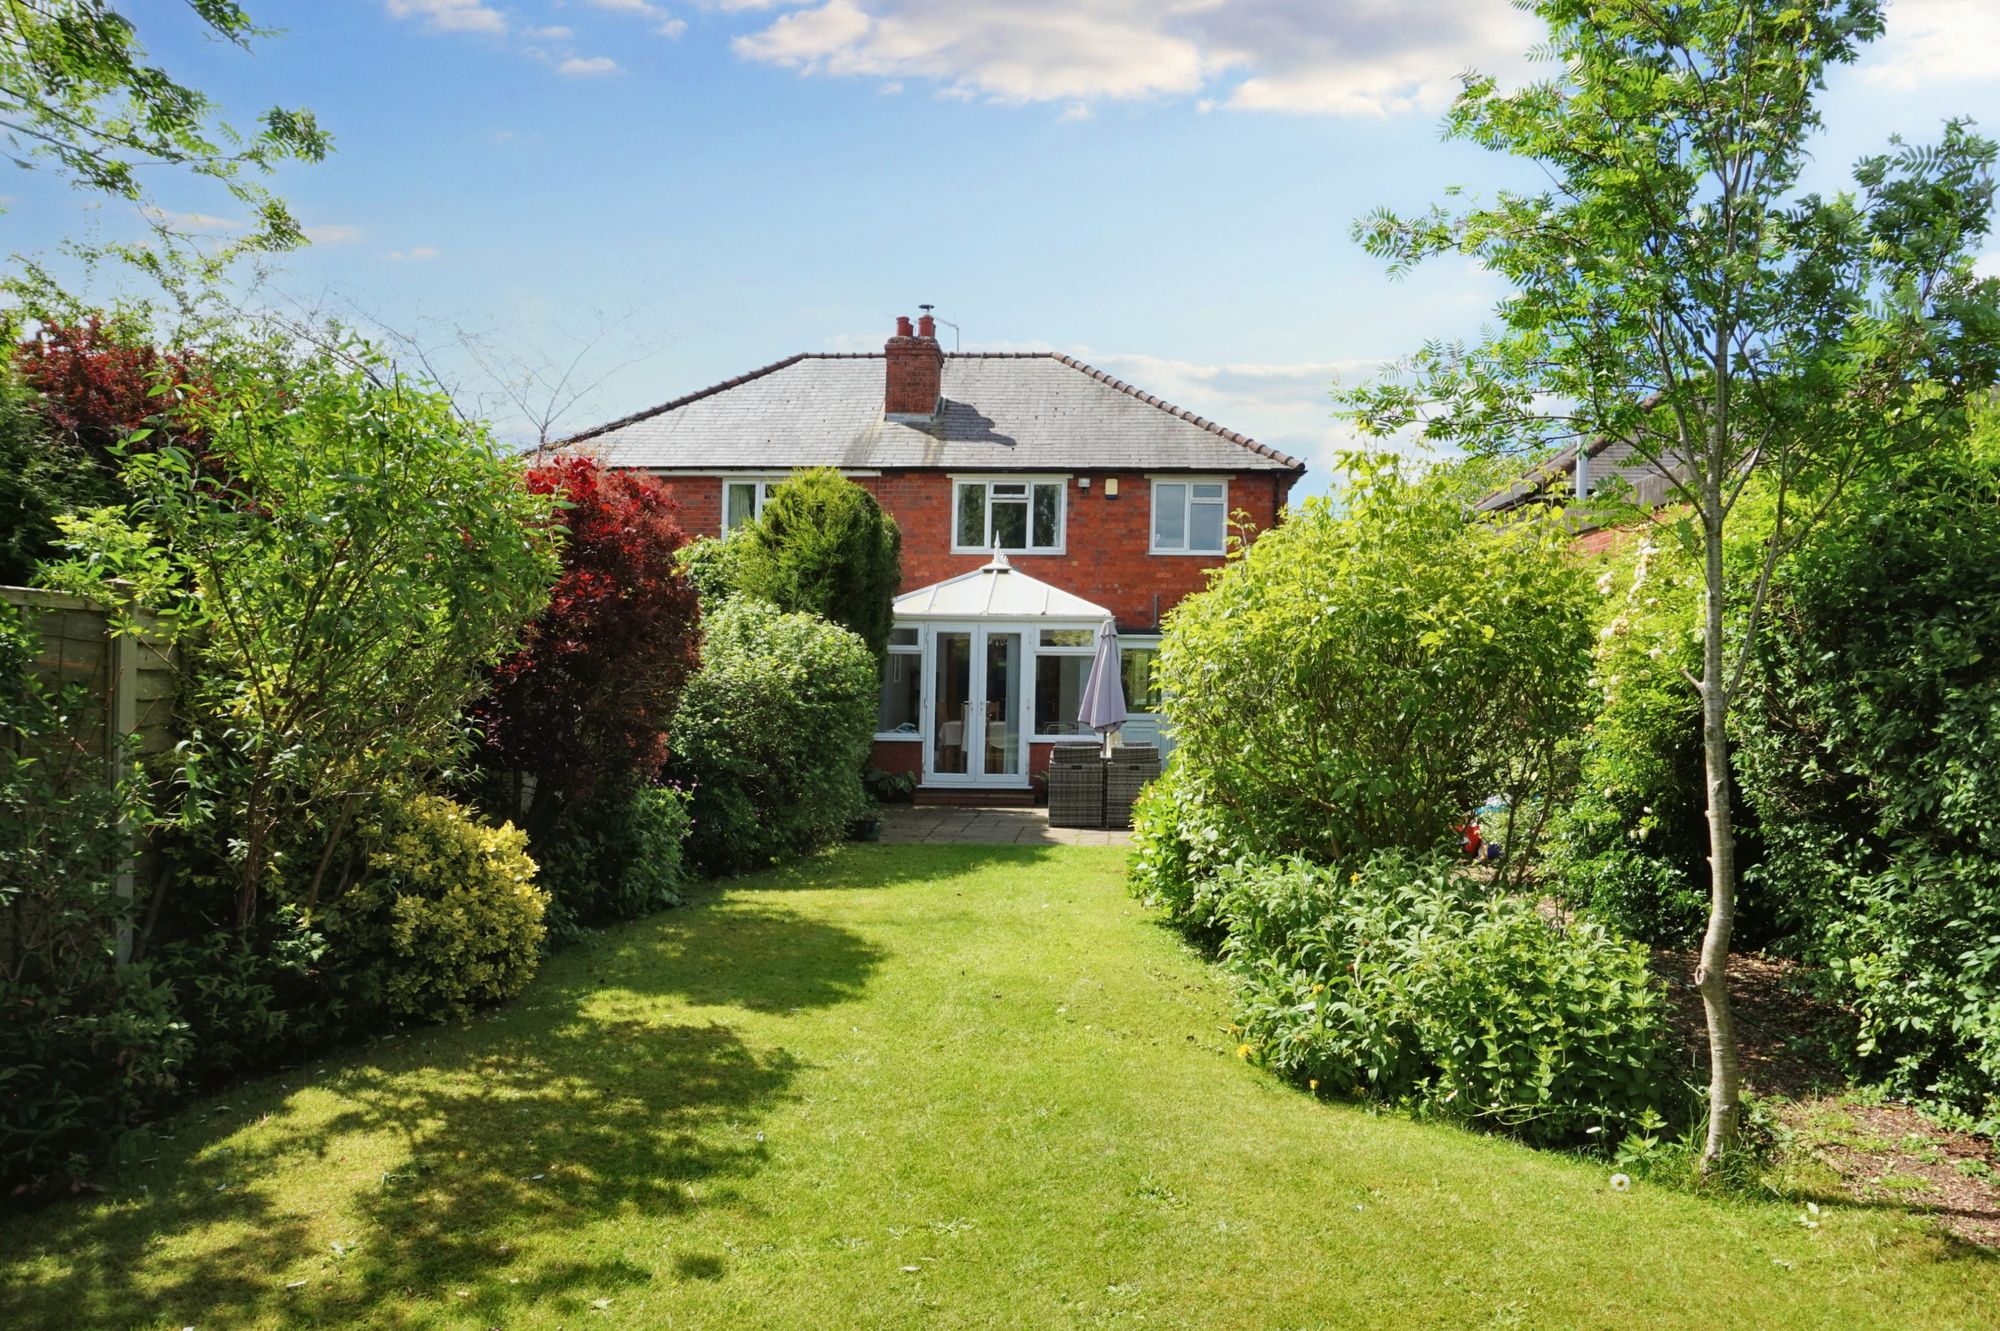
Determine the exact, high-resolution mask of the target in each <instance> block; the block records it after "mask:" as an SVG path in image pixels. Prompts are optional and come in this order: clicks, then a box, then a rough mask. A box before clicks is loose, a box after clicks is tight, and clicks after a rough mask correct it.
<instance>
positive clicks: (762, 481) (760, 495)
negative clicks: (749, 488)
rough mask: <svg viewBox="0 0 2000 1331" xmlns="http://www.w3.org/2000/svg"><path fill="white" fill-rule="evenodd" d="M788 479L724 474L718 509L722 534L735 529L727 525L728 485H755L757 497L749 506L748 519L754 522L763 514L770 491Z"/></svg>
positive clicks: (783, 477) (785, 477)
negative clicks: (720, 516) (720, 502)
mask: <svg viewBox="0 0 2000 1331" xmlns="http://www.w3.org/2000/svg"><path fill="white" fill-rule="evenodd" d="M788 479H789V477H787V476H780V475H773V476H727V475H725V476H724V477H723V478H722V507H721V508H720V509H719V510H718V511H719V512H720V513H721V514H722V534H723V535H724V536H727V535H729V533H730V532H732V531H734V530H735V528H733V527H731V526H730V525H729V487H730V486H732V485H754V486H756V487H757V497H756V499H755V500H754V501H753V502H752V503H751V506H750V521H751V522H755V521H756V520H757V519H758V518H761V517H763V516H764V501H765V500H767V499H769V498H770V497H771V491H772V490H774V489H776V488H777V487H778V486H780V485H783V484H784V483H785V482H786V480H788Z"/></svg>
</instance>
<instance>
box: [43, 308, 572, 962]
mask: <svg viewBox="0 0 2000 1331" xmlns="http://www.w3.org/2000/svg"><path fill="white" fill-rule="evenodd" d="M204 364H205V368H206V370H207V372H208V382H207V383H206V384H205V385H204V389H203V391H202V393H200V394H199V395H194V396H189V397H187V398H185V399H183V400H181V401H180V402H179V403H178V405H177V406H176V407H175V408H174V409H173V410H172V411H171V412H168V413H164V415H165V417H166V420H167V424H166V427H165V429H166V432H167V434H168V435H169V437H170V438H171V437H174V436H176V435H178V434H180V433H186V434H188V435H191V436H198V437H199V438H200V439H201V440H202V453H203V456H204V458H205V464H204V465H197V464H196V463H195V461H194V460H193V458H192V456H191V454H190V453H189V452H188V451H187V450H185V449H183V448H181V447H178V446H176V445H175V444H172V443H168V444H166V445H162V446H158V447H154V448H152V450H151V451H149V452H144V453H134V454H133V455H131V456H130V457H128V459H127V462H126V468H125V481H126V485H127V488H128V489H129V491H130V493H131V495H132V502H131V504H130V506H129V508H128V509H127V510H126V511H125V512H123V513H115V512H103V511H100V512H96V513H91V514H85V515H82V516H80V517H79V518H76V519H70V520H67V521H66V523H65V528H66V531H67V532H68V534H69V543H70V545H71V548H72V550H73V552H74V553H73V557H72V558H70V559H69V560H67V561H66V562H64V563H62V564H60V565H56V566H53V567H51V568H49V569H46V570H45V577H46V579H47V580H48V581H49V582H50V583H51V584H53V585H57V586H61V587H64V588H66V589H69V590H74V591H79V592H82V593H84V594H88V595H93V596H95V597H97V598H98V599H100V600H105V601H110V602H114V603H115V602H118V601H120V600H123V599H124V598H126V597H128V596H131V595H134V594H136V595H137V596H138V597H139V598H140V599H141V600H142V601H144V602H146V603H149V604H151V605H153V606H154V607H155V608H157V609H159V610H161V611H163V612H165V613H167V614H168V615H169V616H170V617H171V618H173V619H174V620H175V621H176V622H177V623H178V624H179V625H180V626H181V628H182V629H183V630H184V631H188V632H187V637H186V647H185V652H184V657H185V660H186V669H185V670H184V678H183V680H182V686H181V702H182V705H183V707H184V708H185V710H186V711H187V713H188V714H189V717H190V718H191V721H192V723H193V726H194V728H195V731H196V740H197V750H198V752H200V754H201V755H202V757H203V759H204V762H205V764H206V769H207V770H206V774H205V777H204V779H205V780H207V781H208V782H209V783H210V784H209V786H208V787H207V788H206V789H204V790H201V791H198V792H194V793H195V794H196V795H197V796H198V797H199V798H198V799H197V800H196V801H195V802H194V803H191V804H190V806H189V807H190V808H195V807H196V806H197V805H200V804H207V805H212V806H213V808H214V811H215V815H216V817H217V818H218V819H219V824H218V825H217V826H216V827H215V830H214V833H213V837H214V840H215V841H216V842H217V843H218V844H221V843H224V842H226V843H228V844H229V845H231V847H232V860H233V862H234V864H235V865H236V867H237V871H238V872H237V878H238V888H237V900H236V905H235V911H234V919H233V921H232V923H233V924H234V925H235V926H236V927H237V928H239V929H244V928H247V927H248V926H249V924H250V923H251V921H252V920H253V919H254V918H255V916H256V913H257V906H258V901H259V898H260V895H261V894H262V893H264V892H265V891H267V890H271V889H273V888H275V886H276V884H277V883H278V880H279V878H280V872H279V871H280V868H281V866H280V865H279V864H278V862H277V858H276V857H277V855H278V851H279V844H278V843H279V841H280V840H281V839H282V836H283V835H284V834H285V832H286V831H288V830H290V831H296V830H300V829H303V828H305V827H308V826H311V825H313V824H314V823H315V822H317V824H318V825H319V826H321V827H324V828H325V829H326V830H327V835H328V837H329V838H330V839H331V840H333V841H337V840H338V839H339V837H340V835H341V834H342V832H343V830H344V828H345V826H346V822H347V814H348V812H349V811H350V810H351V809H353V808H355V807H357V806H358V805H359V803H360V802H361V801H362V800H364V799H365V798H367V797H369V796H370V795H372V794H373V792H375V791H376V790H378V789H383V788H389V787H395V786H399V785H406V784H409V783H412V782H415V781H418V780H421V779H422V778H423V776H424V775H425V774H426V773H429V772H431V771H434V770H436V769H438V768H439V767H441V766H443V765H445V764H447V763H449V762H451V761H453V760H455V759H456V758H457V757H458V756H459V755H461V754H462V753H463V752H464V749H465V745H466V738H467V737H466V734H465V731H464V727H463V725H462V721H461V718H462V715H463V713H464V709H465V705H466V703H467V702H468V701H469V700H470V699H471V698H472V697H473V696H474V695H475V694H476V693H477V692H478V691H479V690H480V689H481V688H482V687H484V683H485V678H486V668H487V667H489V666H491V665H492V664H493V663H494V662H495V661H496V660H498V659H499V658H500V657H501V656H502V655H504V654H505V653H507V652H508V651H510V650H512V649H513V648H515V647H516V646H518V645H519V642H520V637H521V632H522V629H523V627H524V626H525V625H526V624H527V623H529V622H530V621H531V620H532V619H533V618H534V617H535V615H536V614H537V613H538V612H539V611H540V609H541V607H542V605H543V603H544V601H545V599H546V593H547V588H548V585H549V583H550V582H551V580H552V579H553V578H554V576H555V573H556V568H557V563H556V553H555V537H554V535H553V534H552V533H551V532H550V530H549V526H548V524H547V523H546V522H545V521H544V519H545V517H546V514H547V511H548V503H549V501H548V499H547V498H546V497H544V496H537V495H532V494H530V493H528V492H527V490H525V489H524V488H523V486H522V485H521V483H520V471H519V465H518V463H517V462H516V461H515V460H513V459H511V458H510V457H508V456H507V455H506V453H505V452H504V450H502V449H501V448H500V447H499V446H498V445H496V444H495V443H494V442H493V441H492V440H491V439H489V438H488V437H487V436H486V434H485V433H484V431H483V430H482V429H480V428H478V427H474V426H469V425H467V424H465V423H464V422H463V421H461V420H460V419H459V417H458V416H457V414H456V413H455V412H454V411H453V410H452V407H451V405H450V403H449V402H448V401H447V400H446V399H445V398H444V397H442V396H441V395H438V394H434V393H426V392H423V391H420V390H419V389H417V388H416V387H415V386H413V385H410V384H408V383H404V382H402V381H400V380H397V379H395V378H394V377H393V376H391V375H390V374H389V373H388V370H387V367H386V366H384V365H383V364H382V363H381V362H380V361H379V360H377V359H375V358H374V357H373V355H372V353H370V352H369V351H368V350H367V349H366V348H365V347H346V348H342V349H339V350H318V349H315V350H309V351H297V350H295V349H293V348H291V347H289V346H287V345H285V344H284V343H282V342H280V341H277V340H271V341H266V342H244V343H237V344H230V345H225V346H220V347H217V348H215V349H214V350H213V351H212V352H211V354H210V355H209V356H208V358H207V359H206V361H205V363H204ZM168 392H169V390H168V388H167V386H165V385H163V386H162V396H163V397H165V396H167V395H168ZM146 433H147V432H146V431H141V432H140V435H144V434H146ZM137 437H138V436H135V438H137ZM151 442H153V443H157V440H153V441H151ZM114 579H124V580H126V581H128V582H133V581H136V582H137V583H138V586H137V588H136V593H135V591H134V590H133V589H130V588H127V587H124V586H120V585H117V584H115V583H114V581H113V580H114ZM195 630H198V631H195ZM322 813H323V814H324V815H325V816H324V817H323V818H321V817H318V815H320V814H322ZM305 853H306V855H307V857H308V859H309V860H313V861H317V862H319V863H322V864H323V863H325V862H326V856H324V855H316V854H314V853H313V851H312V850H311V849H308V850H307V851H306V852H305ZM318 886H319V883H318V881H317V878H314V879H313V880H312V881H311V882H310V883H309V884H308V886H307V887H306V889H305V891H304V897H303V899H304V900H305V901H306V902H307V903H308V904H310V903H311V902H312V901H313V900H315V899H316V893H317V889H318Z"/></svg>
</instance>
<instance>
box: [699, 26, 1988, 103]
mask: <svg viewBox="0 0 2000 1331" xmlns="http://www.w3.org/2000/svg"><path fill="white" fill-rule="evenodd" d="M1903 2H1904V3H1909V2H1910V0H1903ZM1924 2H1925V3H1958V2H1960V0H1924ZM1965 2H1968V3H1970V2H1975V0H1965ZM737 7H748V6H743V5H739V6H737ZM759 7H761V6H759ZM1540 37H1541V29H1540V27H1539V25H1538V24H1537V23H1536V21H1535V20H1534V19H1533V18H1531V17H1529V16H1527V15H1524V14H1521V13H1520V12H1519V11H1517V10H1515V9H1514V8H1513V7H1512V6H1511V5H1510V4H1508V3H1507V0H1396V2H1395V3H1390V2H1389V0H1361V2H1359V3H1345V4H1328V3H1325V0H1171V2H1170V3H1159V2H1158V0H817V2H816V3H810V4H808V5H807V6H806V7H804V8H797V9H792V10H791V11H789V12H787V13H785V14H782V15H780V16H778V17H777V18H775V19H773V20H772V21H771V22H770V23H768V24H766V25H765V26H764V27H762V28H761V29H759V30H757V31H755V32H752V33H749V34H746V35H744V36H742V37H739V38H738V39H737V40H736V43H735V46H736V50H737V52H738V53H739V54H740V55H742V56H744V57H746V58H748V59H751V60H759V61H765V62H767V63H771V64H776V65H780V66H784V67H786V68H790V69H796V70H798V71H799V72H800V73H801V74H806V75H827V76H834V77H842V76H854V77H872V78H879V79H900V78H922V79H929V80H932V81H934V82H936V83H938V84H940V85H942V86H944V87H946V88H950V89H952V90H954V91H957V92H960V93H965V94H974V95H978V96H983V97H987V98H990V99H992V100H995V101H1002V102H1017V103H1018V102H1050V101H1053V102H1065V103H1069V104H1071V105H1076V104H1080V103H1084V102H1090V101H1097V100H1103V99H1132V98H1146V97H1161V96H1175V95H1193V94H1201V95H1202V97H1203V101H1204V103H1205V104H1208V105H1221V106H1227V107H1232V108H1235V109H1238V110H1249V111H1283V112H1294V113H1305V114H1330V115H1389V114H1395V113H1399V112H1403V111H1409V110H1435V109H1436V108H1438V107H1441V106H1443V105H1444V104H1445V103H1446V102H1448V101H1449V100H1450V98H1451V96H1452V94H1453V93H1454V92H1456V90H1457V86H1458V75H1459V74H1460V73H1461V72H1463V71H1464V70H1466V69H1468V68H1472V67H1477V68H1480V69H1482V70H1486V71H1489V72H1494V73H1499V74H1503V75H1504V74H1511V73H1513V72H1515V71H1517V70H1518V69H1520V68H1521V67H1522V66H1523V64H1524V61H1523V52H1524V51H1526V50H1527V48H1528V47H1529V46H1531V45H1533V44H1534V43H1535V42H1536V41H1537V40H1539V39H1540Z"/></svg>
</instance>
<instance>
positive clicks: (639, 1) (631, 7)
mask: <svg viewBox="0 0 2000 1331" xmlns="http://www.w3.org/2000/svg"><path fill="white" fill-rule="evenodd" d="M583 2H584V3H585V4H587V5H589V6H590V7H591V8H593V9H612V10H616V11H617V12H619V13H621V14H644V15H646V16H647V17H648V18H651V17H653V16H654V15H657V14H658V13H659V12H660V9H659V6H657V5H655V4H653V3H652V0H583Z"/></svg>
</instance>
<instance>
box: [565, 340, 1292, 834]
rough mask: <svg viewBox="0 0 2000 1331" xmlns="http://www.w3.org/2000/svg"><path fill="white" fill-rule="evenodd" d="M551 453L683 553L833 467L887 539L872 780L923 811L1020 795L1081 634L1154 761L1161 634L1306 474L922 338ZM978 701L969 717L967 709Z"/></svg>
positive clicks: (1067, 688) (1060, 372)
mask: <svg viewBox="0 0 2000 1331" xmlns="http://www.w3.org/2000/svg"><path fill="white" fill-rule="evenodd" d="M563 447H564V448H565V450H572V449H574V450H578V451H584V452H589V453H591V454H593V455H595V456H597V457H599V458H601V459H602V460H603V461H604V462H605V463H606V465H609V466H613V467H621V468H631V469H635V470H642V471H646V472H648V473H650V474H652V475H654V476H657V477H658V478H660V480H661V481H662V482H663V483H665V484H666V486H667V487H668V488H669V490H670V491H671V492H672V494H673V496H674V498H675V499H676V500H677V501H678V502H679V505H680V509H681V521H682V524H683V525H684V526H685V527H687V528H688V529H689V530H690V531H693V532H695V533H697V534H704V535H719V534H722V533H724V532H726V531H728V530H731V529H733V528H735V527H737V526H740V525H741V524H743V523H745V522H748V521H751V520H752V519H753V518H755V516H756V515H757V512H758V511H759V509H760V508H761V507H762V505H763V502H764V499H765V497H766V495H768V494H769V492H770V490H771V488H772V487H773V486H775V485H776V484H777V483H779V482H780V481H782V480H783V479H784V478H785V476H786V475H787V474H788V473H789V472H791V471H792V470H794V469H797V468H801V467H812V466H831V467H837V468H838V469H839V470H840V471H841V472H842V473H843V474H845V475H847V476H849V477H851V478H852V479H853V480H854V481H855V482H856V483H857V484H860V485H862V486H865V487H867V489H868V490H869V491H870V492H871V493H873V494H874V495H875V497H876V498H877V500H879V501H880V502H881V504H882V506H883V507H884V508H885V509H886V510H887V511H888V512H889V513H890V514H891V515H892V516H894V518H895V519H896V521H897V523H898V525H899V526H900V527H901V529H902V536H903V592H902V595H900V596H899V597H898V598H897V601H896V628H895V632H894V640H893V643H892V646H891V648H890V659H889V663H888V668H887V670H886V671H885V677H884V680H883V685H882V711H881V718H880V721H879V724H878V728H877V731H878V733H877V735H876V744H875V761H876V763H877V765H879V766H881V767H883V768H885V769H888V770H890V771H897V772H911V773H915V774H917V775H918V777H919V778H920V781H921V784H922V787H923V789H924V790H925V791H926V792H929V793H931V794H934V795H948V794H961V795H964V794H977V795H979V796H981V797H985V798H991V799H994V800H996V801H1003V800H1006V799H1009V798H1015V799H1026V798H1028V797H1029V796H1030V794H1031V791H1032V788H1033V785H1034V779H1035V778H1037V777H1039V776H1040V774H1041V773H1042V772H1043V771H1044V770H1045V769H1046V768H1047V766H1048V762H1049V752H1050V750H1051V749H1052V747H1053V746H1054V745H1056V744H1061V743H1070V742H1092V741H1093V740H1094V736H1092V735H1090V734H1089V733H1088V732H1086V731H1084V730H1082V728H1081V727H1080V726H1079V725H1078V724H1077V721H1076V712H1077V707H1078V704H1079V702H1080V700H1081V697H1082V692H1083V686H1084V681H1085V679H1086V678H1087V676H1088V673H1089V669H1090V664H1091V658H1092V655H1093V653H1094V651H1095V649H1096V645H1097V640H1098V635H1099V634H1100V633H1101V632H1103V631H1105V630H1106V629H1109V628H1111V627H1112V626H1113V625H1115V627H1116V631H1117V633H1118V635H1119V644H1120V648H1121V651H1122V654H1123V664H1124V666H1125V680H1126V699H1127V705H1128V707H1129V708H1130V710H1131V711H1132V713H1133V716H1132V719H1131V720H1130V721H1129V722H1128V723H1127V725H1126V727H1125V730H1124V732H1123V734H1124V738H1125V739H1126V740H1127V741H1138V740H1142V739H1143V740H1149V741H1150V740H1159V741H1160V742H1162V743H1166V742H1168V740H1167V737H1165V736H1163V735H1161V734H1160V727H1159V721H1160V718H1159V715H1158V711H1157V704H1156V702H1155V700H1154V699H1153V697H1152V691H1151V685H1150V669H1149V667H1150V664H1151V661H1152V656H1153V653H1154V651H1155V650H1156V649H1157V646H1158V643H1159V626H1160V621H1161V618H1162V617H1163V616H1164V615H1165V614H1166V613H1167V612H1168V611H1169V610H1171V609H1172V608H1173V607H1174V605H1175V604H1176V603H1178V602H1179V601H1180V599H1181V598H1182V597H1184V596H1186V595H1187V594H1188V593H1190V592H1192V591H1196V590H1198V589H1199V588H1201V587H1202V586H1203V585H1204V583H1205V581H1206V574H1207V572H1208V570H1209V569H1212V568H1215V567H1217V566H1218V565H1220V564H1221V563H1222V562H1223V557H1224V547H1225V542H1226V538H1227V536H1228V535H1229V530H1230V525H1231V523H1232V522H1233V523H1235V524H1238V527H1237V529H1238V531H1239V532H1240V534H1242V535H1243V536H1245V537H1246V538H1252V537H1254V535H1255V533H1256V532H1257V531H1260V530H1263V529H1265V528H1268V527H1270V526H1271V525H1273V524H1274V523H1276V522H1277V521H1278V518H1279V515H1280V514H1281V513H1282V511H1283V509H1284V506H1285V502H1286V497H1287V495H1288V494H1289V493H1290V491H1291V488H1292V486H1293V485H1294V484H1295V483H1296V482H1297V481H1298V479H1299V476H1300V475H1301V473H1303V472H1304V470H1305V464H1303V463H1302V462H1299V461H1298V460H1296V459H1294V458H1290V457H1287V456H1285V455H1284V454H1282V453H1279V452H1277V451H1276V450H1274V449H1271V448H1267V447H1265V446H1264V445H1262V444H1259V443H1257V442H1256V441H1254V440H1252V439H1248V438H1246V437H1244V436H1243V435H1240V434H1238V433H1236V432H1234V431H1232V430H1226V429H1224V428H1222V427H1221V426H1219V425H1216V424H1215V423H1214V422H1212V421H1208V420H1204V419H1202V418H1201V417H1198V416H1195V415H1194V414H1192V413H1190V412H1187V411H1183V410H1181V409H1179V408H1177V407H1174V406H1171V405H1169V404H1167V403H1165V402H1162V401H1161V400H1160V399H1159V398H1157V397H1154V396H1153V395H1151V394H1150V393H1145V392H1142V391H1141V390H1139V389H1137V388H1134V387H1133V386H1131V385H1130V384H1126V383H1122V382H1120V381H1119V380H1117V379H1114V378H1112V377H1111V376H1109V375H1107V374H1104V373H1102V372H1100V371H1098V370H1094V369H1092V368H1091V367H1089V366H1088V365H1085V364H1083V363H1081V362H1080V361H1077V360H1075V359H1073V358H1071V357H1069V356H1063V355H1055V354H1050V353H1040V352H1037V353H966V354H960V353H947V352H945V351H944V350H943V349H942V348H941V347H940V346H939V345H938V342H937V338H936V335H935V331H934V326H933V324H932V320H931V318H930V316H928V315H926V316H925V317H924V318H922V319H920V320H919V321H918V322H917V326H916V327H915V328H914V329H913V328H912V327H911V323H910V320H908V319H899V320H897V330H896V333H895V335H894V336H892V337H891V338H889V340H888V342H887V344H886V345H885V346H884V348H883V350H882V351H881V352H880V353H866V354H827V355H815V354H806V355H798V356H792V357H789V358H787V359H785V360H781V361H778V362H776V363H775V364H772V365H767V366H765V367H764V368H762V369H760V370H753V371H751V372H750V373H748V374H745V375H741V376H739V377H737V378H734V379H730V380H727V381H725V382H723V383H720V384H716V385H715V386H714V387H711V388H705V389H702V390H701V391H700V392H697V393H690V394H688V395H687V396H686V397H681V398H676V399H674V400H673V401H671V402H667V403H664V404H662V405H661V406H657V407H653V408H651V409H649V410H646V411H642V412H638V413H636V414H634V415H631V416H627V417H624V418H623V419H620V420H616V421H612V422H611V423H609V424H607V425H603V426H599V427H598V428H596V429H593V430H587V431H584V432H583V433H581V434H579V435H576V436H574V437H573V438H572V439H570V440H567V441H565V443H564V445H563ZM974 700H984V701H983V705H981V704H978V703H975V701H974Z"/></svg>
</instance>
